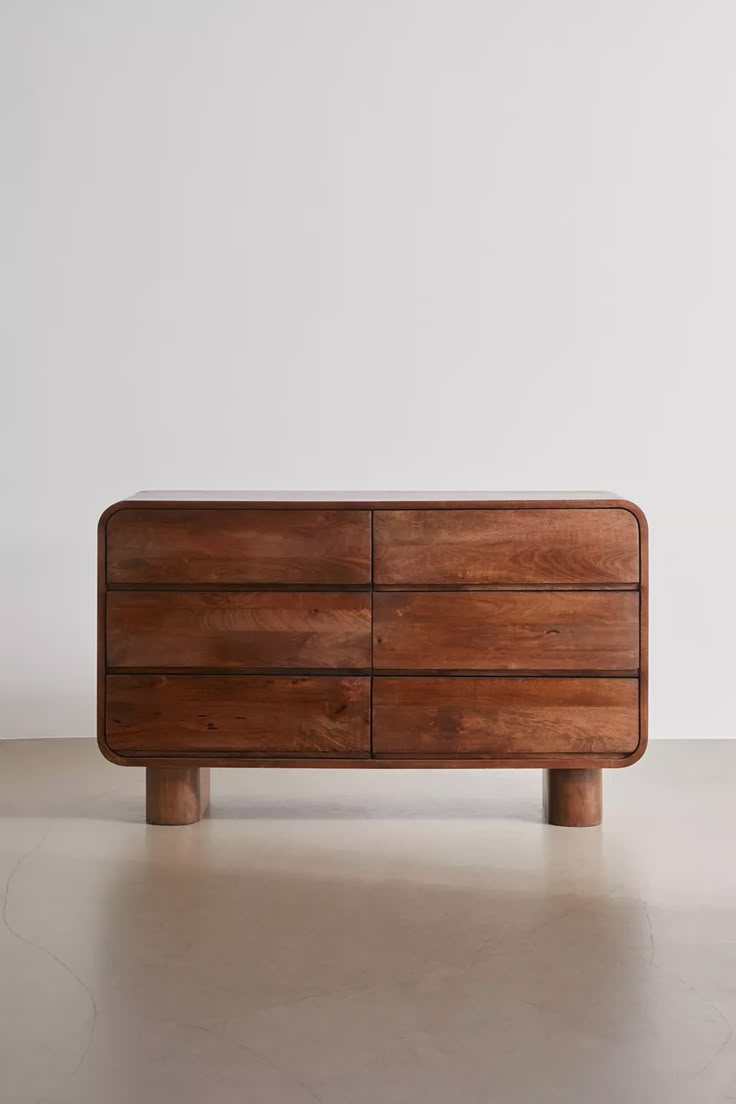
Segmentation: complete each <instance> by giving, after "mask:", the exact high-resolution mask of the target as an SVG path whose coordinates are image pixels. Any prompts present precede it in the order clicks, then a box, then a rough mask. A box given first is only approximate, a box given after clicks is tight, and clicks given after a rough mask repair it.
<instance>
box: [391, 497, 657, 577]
mask: <svg viewBox="0 0 736 1104" xmlns="http://www.w3.org/2000/svg"><path fill="white" fill-rule="evenodd" d="M373 534H374V536H373V541H374V558H375V562H374V578H375V582H376V583H377V584H399V583H411V584H412V585H417V584H422V583H427V584H430V583H440V584H442V583H443V584H453V583H457V584H472V583H475V584H478V583H485V584H507V585H508V584H544V585H553V584H555V583H559V584H565V583H566V584H570V583H587V584H592V583H597V584H606V585H611V584H616V583H635V582H637V581H638V579H639V527H638V524H637V520H636V518H635V517H634V515H633V514H631V513H629V511H628V510H622V509H577V510H549V509H537V510H534V509H532V510H515V509H514V510H498V509H495V510H377V511H376V512H375V515H374V521H373Z"/></svg>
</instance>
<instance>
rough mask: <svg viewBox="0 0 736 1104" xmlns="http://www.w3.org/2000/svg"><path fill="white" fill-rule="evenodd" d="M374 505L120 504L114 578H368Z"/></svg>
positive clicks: (111, 530) (110, 527)
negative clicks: (161, 506) (126, 506)
mask: <svg viewBox="0 0 736 1104" xmlns="http://www.w3.org/2000/svg"><path fill="white" fill-rule="evenodd" d="M370 578H371V521H370V511H368V510H237V509H232V510H225V509H210V510H206V509H197V508H192V509H185V510H175V509H168V508H166V509H160V510H159V509H147V510H135V509H130V510H128V509H125V510H119V511H118V512H117V513H115V514H113V515H112V516H111V517H110V518H109V520H108V522H107V579H108V582H111V583H129V584H133V585H134V584H137V583H146V584H154V585H155V584H162V583H163V584H165V583H170V584H176V583H194V584H196V583H225V584H227V583H233V584H238V583H245V584H248V583H251V584H260V585H268V584H270V583H293V584H299V583H303V584H324V585H333V584H334V585H338V584H349V585H353V584H367V583H369V582H370Z"/></svg>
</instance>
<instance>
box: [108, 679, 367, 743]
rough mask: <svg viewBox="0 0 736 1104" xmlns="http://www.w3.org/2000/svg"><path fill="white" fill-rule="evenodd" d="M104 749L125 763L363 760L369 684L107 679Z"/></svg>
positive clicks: (361, 681)
mask: <svg viewBox="0 0 736 1104" xmlns="http://www.w3.org/2000/svg"><path fill="white" fill-rule="evenodd" d="M106 681H107V721H106V730H105V737H106V742H107V746H108V747H109V748H110V749H111V750H112V751H114V752H115V753H116V754H119V755H126V756H156V755H161V756H171V757H172V758H175V757H177V756H187V755H212V756H215V755H218V754H237V755H254V756H266V757H268V756H284V755H286V756H297V757H299V756H305V757H307V756H317V755H324V756H334V757H347V758H349V757H351V756H361V755H362V756H365V755H368V754H369V752H370V735H369V732H370V724H369V703H370V679H368V678H359V677H355V678H353V677H349V678H338V677H333V676H330V675H317V676H311V677H301V676H299V677H297V676H291V675H276V676H264V675H108V677H107V680H106Z"/></svg>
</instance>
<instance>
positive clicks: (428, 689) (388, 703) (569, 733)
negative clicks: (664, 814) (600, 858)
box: [373, 677, 639, 758]
mask: <svg viewBox="0 0 736 1104" xmlns="http://www.w3.org/2000/svg"><path fill="white" fill-rule="evenodd" d="M638 740H639V687H638V682H637V680H636V679H626V678H473V677H470V678H446V677H429V678H422V677H419V678H417V677H402V678H385V677H384V678H376V679H374V682H373V752H374V754H375V755H387V756H391V755H412V756H415V757H416V758H422V757H423V756H435V755H447V756H451V757H452V756H462V755H467V756H469V757H471V758H473V757H475V758H482V757H483V756H484V755H488V756H507V755H508V756H519V755H555V754H560V755H569V754H578V755H596V754H617V755H618V754H620V755H623V754H626V753H630V752H632V751H633V750H634V749H635V748H636V746H637V743H638Z"/></svg>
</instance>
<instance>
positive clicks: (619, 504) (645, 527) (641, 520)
mask: <svg viewBox="0 0 736 1104" xmlns="http://www.w3.org/2000/svg"><path fill="white" fill-rule="evenodd" d="M613 505H614V507H615V509H617V510H626V511H627V513H629V514H633V516H634V517H635V518H636V522H637V525H638V526H639V532H640V534H641V536H642V538H645V539H646V538H647V537H648V536H649V522H648V521H647V515H646V514H645V513H644V511H643V510H642V508H641V506H637V504H636V503H635V502H631V501H630V500H629V499H627V498H619V499H616V501H615V502H614V503H613Z"/></svg>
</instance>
